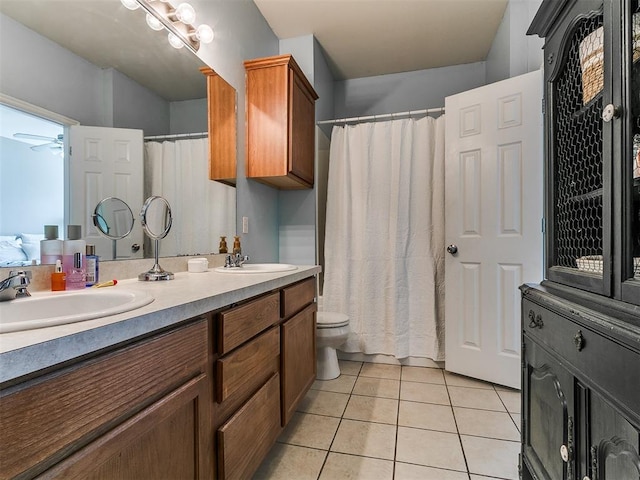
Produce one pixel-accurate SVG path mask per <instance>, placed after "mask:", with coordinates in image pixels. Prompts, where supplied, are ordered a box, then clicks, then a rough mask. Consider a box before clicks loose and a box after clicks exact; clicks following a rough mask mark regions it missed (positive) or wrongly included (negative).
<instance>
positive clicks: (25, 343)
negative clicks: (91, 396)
mask: <svg viewBox="0 0 640 480" xmlns="http://www.w3.org/2000/svg"><path fill="white" fill-rule="evenodd" d="M319 272H320V267H319V266H299V267H298V268H297V269H296V270H293V271H287V272H280V273H256V274H230V273H218V272H215V271H213V269H209V270H208V271H206V272H203V273H188V272H180V273H176V274H175V279H174V280H170V281H160V282H139V281H138V280H137V279H127V280H119V281H118V284H117V285H115V286H113V287H107V288H109V289H123V290H131V291H142V292H145V293H147V294H149V295H151V296H153V297H154V300H153V302H151V303H150V304H148V305H146V306H144V307H141V308H138V309H136V310H132V311H129V312H125V313H120V314H117V315H111V316H108V317H102V318H97V319H93V320H85V321H81V322H77V323H71V324H67V325H59V326H54V327H47V328H40V329H34V330H25V331H21V332H12V333H3V334H0V385H2V384H3V383H5V382H9V381H11V380H14V379H17V378H19V377H22V376H25V375H29V374H32V373H34V372H37V371H39V370H42V369H46V368H49V367H52V366H54V365H57V364H59V363H63V362H66V361H68V360H71V359H73V358H77V357H80V356H83V355H87V354H90V353H92V352H95V351H97V350H101V349H104V348H108V347H110V346H113V345H117V344H119V343H122V342H126V341H129V340H131V339H134V338H136V337H140V336H144V335H148V334H149V333H152V332H154V331H156V330H160V329H162V328H166V327H168V326H171V325H173V324H176V323H179V322H181V321H184V320H188V319H190V318H193V317H196V316H198V315H202V314H204V313H207V312H210V311H212V310H216V309H219V308H222V307H225V306H228V305H231V304H233V303H235V302H239V301H242V300H246V299H248V298H251V297H254V296H256V295H260V294H262V293H266V292H269V291H271V290H275V289H278V288H281V287H283V286H285V285H289V284H291V283H294V282H297V281H299V280H303V279H305V278H308V277H311V276H313V275H316V274H317V273H319Z"/></svg>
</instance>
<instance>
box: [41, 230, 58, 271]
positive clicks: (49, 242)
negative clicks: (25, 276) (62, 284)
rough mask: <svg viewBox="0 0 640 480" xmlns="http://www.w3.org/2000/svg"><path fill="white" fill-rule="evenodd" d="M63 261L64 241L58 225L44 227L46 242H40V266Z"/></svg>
mask: <svg viewBox="0 0 640 480" xmlns="http://www.w3.org/2000/svg"><path fill="white" fill-rule="evenodd" d="M58 260H62V240H60V239H59V238H58V226H57V225H45V226H44V240H40V264H42V265H45V264H55V263H56V262H57V261H58Z"/></svg>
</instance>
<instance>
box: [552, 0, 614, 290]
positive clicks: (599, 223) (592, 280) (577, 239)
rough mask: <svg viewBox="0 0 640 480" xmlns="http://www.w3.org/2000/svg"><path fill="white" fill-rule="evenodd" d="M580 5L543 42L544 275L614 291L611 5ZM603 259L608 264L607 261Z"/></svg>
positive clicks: (598, 0)
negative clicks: (608, 108)
mask: <svg viewBox="0 0 640 480" xmlns="http://www.w3.org/2000/svg"><path fill="white" fill-rule="evenodd" d="M604 3H605V6H604V8H603V2H602V1H601V0H595V1H594V0H582V1H580V2H574V3H573V4H572V5H573V6H572V8H571V9H570V10H569V11H568V12H567V13H566V15H565V16H564V17H563V18H562V20H560V21H559V25H558V28H557V29H555V30H554V33H553V34H552V35H550V36H549V37H548V39H547V42H546V44H545V57H546V62H545V80H546V82H545V84H546V92H545V101H546V116H545V119H546V129H547V132H546V150H547V152H546V157H547V178H548V185H547V195H548V200H547V211H546V228H547V278H548V279H550V280H553V281H556V282H558V283H563V284H565V285H572V286H577V287H580V288H582V289H585V290H589V291H592V292H595V293H599V294H605V295H609V294H610V292H611V273H612V272H611V262H609V261H604V260H607V259H609V258H611V254H612V249H611V158H612V140H613V135H612V131H613V124H614V123H615V122H608V123H607V122H604V121H603V118H602V114H603V109H604V106H605V105H608V104H611V103H612V91H611V72H612V66H611V62H612V58H611V55H612V50H613V49H612V48H611V45H612V44H613V43H612V42H613V38H612V31H611V27H610V25H611V20H610V18H609V17H610V2H609V1H607V0H605V2H604ZM603 259H604V260H603Z"/></svg>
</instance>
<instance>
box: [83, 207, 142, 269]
mask: <svg viewBox="0 0 640 480" xmlns="http://www.w3.org/2000/svg"><path fill="white" fill-rule="evenodd" d="M91 217H92V218H93V225H94V226H95V227H96V230H97V231H98V233H99V234H100V235H102V236H103V237H105V238H108V239H110V240H111V241H112V247H111V259H112V260H115V259H116V258H118V243H117V242H118V240H122V239H123V238H124V237H126V236H127V235H129V234H130V233H131V231H132V230H133V224H134V221H135V220H134V219H133V213H132V212H131V208H129V205H127V203H126V202H125V201H124V200H121V199H119V198H117V197H107V198H104V199H102V200H100V202H98V205H96V208H95V210H94V211H93V215H91ZM134 251H135V250H134Z"/></svg>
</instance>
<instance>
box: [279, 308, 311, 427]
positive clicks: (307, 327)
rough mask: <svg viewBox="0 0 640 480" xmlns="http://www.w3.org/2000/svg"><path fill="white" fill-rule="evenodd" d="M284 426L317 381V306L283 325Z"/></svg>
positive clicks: (306, 309) (305, 310) (307, 309)
mask: <svg viewBox="0 0 640 480" xmlns="http://www.w3.org/2000/svg"><path fill="white" fill-rule="evenodd" d="M281 375H282V426H285V425H286V424H287V423H288V422H289V420H290V419H291V417H292V416H293V412H295V410H296V406H297V405H298V403H300V400H302V398H303V397H304V395H305V394H306V393H307V390H309V388H310V387H311V384H312V383H313V381H314V380H315V378H316V305H315V304H312V305H309V306H308V307H307V308H305V309H304V310H303V311H301V312H300V313H299V314H297V315H296V316H294V317H293V318H291V319H290V320H288V321H286V322H285V323H284V324H283V325H282V353H281Z"/></svg>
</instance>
